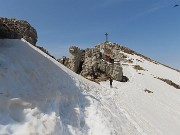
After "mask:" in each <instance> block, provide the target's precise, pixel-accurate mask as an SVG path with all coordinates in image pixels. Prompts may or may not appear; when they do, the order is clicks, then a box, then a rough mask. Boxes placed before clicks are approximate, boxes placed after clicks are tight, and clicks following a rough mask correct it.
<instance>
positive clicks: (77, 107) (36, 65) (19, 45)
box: [0, 39, 180, 135]
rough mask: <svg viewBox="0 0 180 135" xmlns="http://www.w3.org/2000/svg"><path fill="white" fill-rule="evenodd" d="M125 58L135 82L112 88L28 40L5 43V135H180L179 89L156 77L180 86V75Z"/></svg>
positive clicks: (1, 110)
mask: <svg viewBox="0 0 180 135" xmlns="http://www.w3.org/2000/svg"><path fill="white" fill-rule="evenodd" d="M126 55H127V56H128V58H130V59H133V63H131V64H129V63H121V64H122V65H123V71H124V75H126V76H127V77H128V78H129V79H130V80H129V82H127V83H123V82H116V81H113V88H110V87H109V82H108V81H106V82H101V83H100V84H96V83H94V82H91V81H89V80H86V79H84V78H83V77H81V76H79V75H77V74H75V73H73V72H72V71H70V70H69V69H67V68H66V67H64V66H63V65H61V64H60V63H58V62H57V61H55V60H54V59H52V58H51V57H49V56H47V55H46V54H44V53H43V52H42V51H41V50H39V49H37V48H36V47H34V46H32V45H31V44H29V43H27V42H26V41H25V40H23V39H22V40H13V39H11V40H10V39H9V40H8V39H1V40H0V135H35V134H37V135H141V134H153V135H154V134H158V135H161V134H162V135H170V134H173V135H179V134H180V130H179V127H180V90H179V89H176V88H174V87H172V86H170V85H168V84H167V83H165V82H163V81H161V80H159V79H157V78H156V77H160V78H164V79H169V80H172V81H173V82H175V83H176V84H180V73H179V72H177V71H175V70H172V69H169V68H167V67H164V66H162V65H160V64H155V63H153V62H149V61H147V60H145V59H143V58H141V57H139V56H136V55H130V54H126ZM134 65H140V66H141V67H143V68H144V69H145V70H141V71H139V70H135V69H134V68H133V66H134ZM145 89H148V90H150V91H152V92H153V93H148V92H145V91H144V90H145Z"/></svg>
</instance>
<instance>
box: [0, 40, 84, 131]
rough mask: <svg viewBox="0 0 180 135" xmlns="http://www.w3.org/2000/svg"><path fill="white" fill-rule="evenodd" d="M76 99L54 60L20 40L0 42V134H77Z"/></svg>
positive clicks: (72, 86)
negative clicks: (71, 130)
mask: <svg viewBox="0 0 180 135" xmlns="http://www.w3.org/2000/svg"><path fill="white" fill-rule="evenodd" d="M59 65H60V64H59ZM80 98H83V95H82V94H81V93H80V91H79V88H78V87H77V86H76V84H75V82H74V80H73V79H72V78H71V76H69V75H68V74H67V73H66V72H65V71H63V70H62V69H61V68H60V67H59V66H58V64H56V61H55V60H53V59H51V58H50V57H49V56H47V55H46V54H44V53H43V52H41V51H40V50H39V49H37V48H35V47H34V46H32V45H30V44H29V43H27V42H26V41H24V40H23V41H21V40H7V39H5V40H0V134H13V135H26V134H27V135H29V134H40V135H48V134H53V135H59V134H72V133H71V132H70V130H69V127H71V128H72V129H73V132H74V134H81V131H80V124H79V123H80V120H81V119H84V117H82V118H80V114H79V112H77V111H76V110H75V109H74V108H79V99H80ZM84 101H85V99H84Z"/></svg>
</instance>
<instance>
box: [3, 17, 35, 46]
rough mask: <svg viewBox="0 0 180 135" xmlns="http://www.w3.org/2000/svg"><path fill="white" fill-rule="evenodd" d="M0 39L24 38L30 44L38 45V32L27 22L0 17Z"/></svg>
mask: <svg viewBox="0 0 180 135" xmlns="http://www.w3.org/2000/svg"><path fill="white" fill-rule="evenodd" d="M0 38H1V39H3V38H9V39H20V38H24V39H25V40H26V41H28V42H29V43H31V44H33V45H36V42H37V38H38V37H37V32H36V30H35V29H34V28H33V27H32V26H31V25H30V24H29V23H28V22H27V21H24V20H17V19H14V18H10V19H8V18H2V17H0Z"/></svg>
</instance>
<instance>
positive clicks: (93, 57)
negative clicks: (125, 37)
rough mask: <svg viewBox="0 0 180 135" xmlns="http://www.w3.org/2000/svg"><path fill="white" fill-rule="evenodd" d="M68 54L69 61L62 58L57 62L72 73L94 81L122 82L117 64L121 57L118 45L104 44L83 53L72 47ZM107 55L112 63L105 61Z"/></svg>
mask: <svg viewBox="0 0 180 135" xmlns="http://www.w3.org/2000/svg"><path fill="white" fill-rule="evenodd" d="M102 50H103V51H102ZM69 52H70V58H69V59H67V58H62V59H59V61H60V62H61V63H63V64H64V65H65V66H67V67H68V68H70V69H71V70H72V71H74V72H76V73H80V74H81V75H82V76H84V77H86V78H89V79H91V78H93V79H94V80H95V81H102V80H107V79H108V78H109V77H112V78H113V79H114V80H117V81H122V80H123V71H122V67H121V65H120V63H119V61H120V59H121V57H123V55H122V54H120V48H119V45H116V44H113V45H110V44H109V42H105V43H102V44H99V45H98V46H96V47H95V48H87V49H85V50H84V51H82V50H80V49H79V48H78V47H75V46H72V47H70V49H69ZM107 55H108V56H109V60H110V59H111V60H113V62H111V61H109V60H107V59H106V57H107ZM63 59H64V61H63ZM114 60H116V63H115V62H114ZM117 61H118V62H117Z"/></svg>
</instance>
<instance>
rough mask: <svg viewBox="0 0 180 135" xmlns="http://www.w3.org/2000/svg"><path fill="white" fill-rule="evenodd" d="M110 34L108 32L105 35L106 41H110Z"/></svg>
mask: <svg viewBox="0 0 180 135" xmlns="http://www.w3.org/2000/svg"><path fill="white" fill-rule="evenodd" d="M108 35H109V34H108V33H106V34H105V36H106V42H108Z"/></svg>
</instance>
